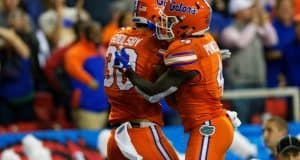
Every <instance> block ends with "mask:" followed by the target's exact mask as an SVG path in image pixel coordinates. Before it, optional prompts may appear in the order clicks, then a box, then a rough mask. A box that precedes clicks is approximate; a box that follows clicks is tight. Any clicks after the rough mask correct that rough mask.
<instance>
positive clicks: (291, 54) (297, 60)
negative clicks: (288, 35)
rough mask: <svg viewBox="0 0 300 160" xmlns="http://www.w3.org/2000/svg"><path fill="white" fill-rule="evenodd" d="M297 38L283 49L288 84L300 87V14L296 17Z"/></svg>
mask: <svg viewBox="0 0 300 160" xmlns="http://www.w3.org/2000/svg"><path fill="white" fill-rule="evenodd" d="M294 22H295V23H294V24H295V31H296V38H295V39H294V40H293V41H292V43H290V44H289V45H287V47H285V48H284V49H283V60H284V64H285V69H286V72H285V76H286V82H287V85H288V86H297V87H299V88H300V69H299V68H300V52H299V51H300V14H299V15H296V16H295V17H294Z"/></svg>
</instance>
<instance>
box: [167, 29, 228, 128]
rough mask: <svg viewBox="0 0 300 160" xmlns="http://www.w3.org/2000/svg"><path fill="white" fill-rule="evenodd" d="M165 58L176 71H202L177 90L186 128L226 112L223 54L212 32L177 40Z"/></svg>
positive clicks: (179, 106)
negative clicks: (223, 94)
mask: <svg viewBox="0 0 300 160" xmlns="http://www.w3.org/2000/svg"><path fill="white" fill-rule="evenodd" d="M164 61H165V64H166V65H167V66H169V67H171V68H173V69H175V70H181V71H197V72H198V75H197V76H196V77H195V78H193V79H192V80H190V81H188V82H186V83H184V84H183V85H181V86H180V87H179V90H178V91H177V93H176V99H177V102H178V104H177V105H178V110H179V113H180V116H181V118H182V120H183V124H184V127H185V130H187V129H190V128H191V127H194V126H197V125H200V124H203V122H204V121H207V120H209V119H212V118H214V117H216V116H219V115H222V114H225V113H224V110H223V108H222V103H221V96H222V92H223V82H224V80H223V75H222V61H221V55H220V50H219V47H218V45H217V43H216V42H215V40H214V39H213V38H212V36H211V35H209V34H205V35H203V36H200V37H194V38H189V39H185V40H178V41H174V42H173V43H172V44H171V45H170V46H169V48H168V51H167V54H166V55H165V56H164Z"/></svg>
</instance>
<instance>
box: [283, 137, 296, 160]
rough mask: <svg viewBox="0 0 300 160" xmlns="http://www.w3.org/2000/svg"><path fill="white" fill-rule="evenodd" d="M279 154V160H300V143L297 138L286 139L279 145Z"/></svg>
mask: <svg viewBox="0 0 300 160" xmlns="http://www.w3.org/2000/svg"><path fill="white" fill-rule="evenodd" d="M277 152H278V154H279V160H299V159H300V141H299V140H298V139H297V138H296V137H291V136H287V137H284V138H282V139H281V140H280V142H279V143H278V145H277Z"/></svg>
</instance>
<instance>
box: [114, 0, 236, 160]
mask: <svg viewBox="0 0 300 160" xmlns="http://www.w3.org/2000/svg"><path fill="white" fill-rule="evenodd" d="M211 12H212V11H211V8H210V6H209V5H208V4H207V2H206V1H205V0H177V1H176V0H169V1H167V2H166V6H165V8H164V11H161V12H160V18H159V19H160V22H157V24H156V26H158V28H157V30H156V34H157V38H159V39H160V40H169V41H172V42H171V44H170V45H169V46H168V49H167V51H166V53H165V54H164V55H163V59H164V64H165V66H166V67H167V70H166V71H165V72H164V73H163V74H162V75H161V76H160V77H159V78H158V79H157V80H156V81H155V82H154V83H153V82H151V81H147V80H144V79H143V78H141V77H139V74H138V73H137V72H135V71H134V70H133V69H132V64H131V63H130V62H128V60H127V59H128V58H127V57H128V55H127V52H126V51H124V50H123V51H122V52H119V53H116V57H117V62H120V63H121V64H122V68H123V69H124V71H125V72H126V75H127V76H128V77H129V79H130V80H131V82H132V83H133V84H134V85H135V86H136V87H137V89H138V91H139V92H140V93H141V94H142V95H143V96H144V97H145V98H146V99H148V100H149V101H150V102H157V101H158V100H160V99H161V98H163V97H165V96H167V95H170V94H171V93H174V94H175V102H174V103H173V105H176V108H177V109H178V111H179V114H180V117H181V119H182V121H183V126H184V129H185V131H186V132H188V133H189V134H190V137H189V141H188V145H187V151H186V159H187V160H196V159H197V160H198V159H200V160H221V159H224V158H225V154H226V151H227V150H228V149H229V147H230V145H231V143H232V140H233V134H234V125H235V124H236V125H238V124H237V123H232V122H237V121H234V120H235V118H236V114H226V110H224V109H223V105H222V103H221V97H222V93H223V88H224V87H223V85H224V79H223V74H222V57H221V51H220V49H219V47H218V45H217V43H216V41H215V40H214V39H213V37H212V36H211V35H210V34H208V33H206V31H208V29H209V23H210V17H211ZM175 91H176V92H175ZM229 117H231V119H230V118H229Z"/></svg>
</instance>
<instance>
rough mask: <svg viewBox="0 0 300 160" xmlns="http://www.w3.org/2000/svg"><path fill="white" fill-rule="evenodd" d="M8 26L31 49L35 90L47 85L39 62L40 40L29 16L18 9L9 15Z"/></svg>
mask: <svg viewBox="0 0 300 160" xmlns="http://www.w3.org/2000/svg"><path fill="white" fill-rule="evenodd" d="M8 26H9V27H11V28H13V29H14V30H15V31H16V33H17V34H18V35H19V36H20V38H22V40H23V41H24V42H25V43H26V44H27V46H28V47H29V49H30V53H31V54H30V60H31V64H32V65H31V69H32V73H33V78H34V86H35V90H43V89H45V88H47V87H46V83H45V80H44V74H43V72H42V69H41V67H40V64H39V60H38V54H39V41H38V40H37V37H36V35H35V33H34V31H33V28H32V25H31V23H30V18H29V16H28V15H27V14H26V13H25V12H24V11H22V10H20V9H16V10H14V11H12V12H10V14H9V15H8Z"/></svg>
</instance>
